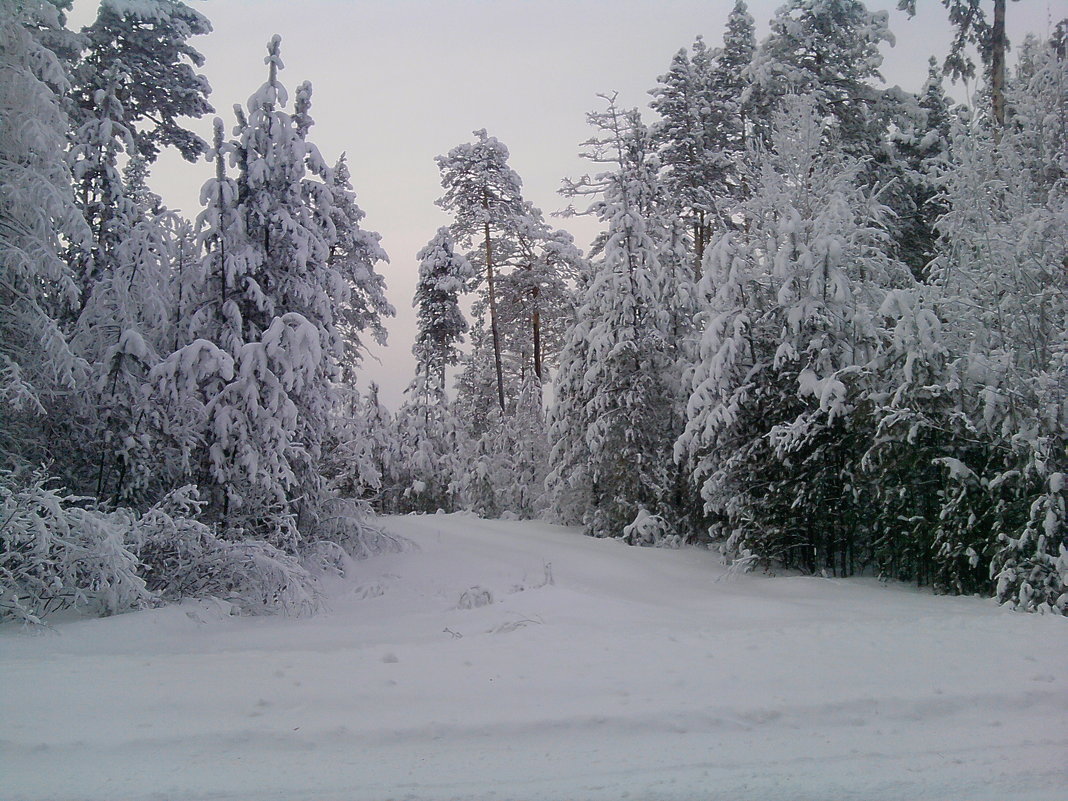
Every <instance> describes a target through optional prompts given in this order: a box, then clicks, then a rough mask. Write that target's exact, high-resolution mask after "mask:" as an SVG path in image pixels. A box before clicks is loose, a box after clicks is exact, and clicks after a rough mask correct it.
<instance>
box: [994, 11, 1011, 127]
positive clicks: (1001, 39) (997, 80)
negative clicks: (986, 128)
mask: <svg viewBox="0 0 1068 801" xmlns="http://www.w3.org/2000/svg"><path fill="white" fill-rule="evenodd" d="M1007 46H1008V42H1007V40H1006V39H1005V0H994V25H993V27H992V28H991V29H990V94H991V100H992V102H993V106H994V124H995V126H996V128H995V130H996V136H998V137H999V138H1000V136H1001V129H1002V128H1003V127H1004V126H1005V49H1006V47H1007Z"/></svg>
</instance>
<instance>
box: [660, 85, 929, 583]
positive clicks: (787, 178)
mask: <svg viewBox="0 0 1068 801" xmlns="http://www.w3.org/2000/svg"><path fill="white" fill-rule="evenodd" d="M773 119H774V123H775V127H774V128H773V134H772V146H773V149H772V150H771V151H764V150H763V149H757V150H755V151H754V152H753V154H752V162H751V165H750V166H749V167H748V174H747V176H746V180H747V182H748V183H749V185H751V186H752V187H753V194H752V196H751V197H750V198H749V199H748V200H746V201H744V202H743V203H742V204H741V205H740V206H738V207H737V208H735V209H734V213H735V214H736V215H737V216H739V217H741V218H742V219H743V225H742V228H741V230H740V231H737V232H732V231H728V232H725V233H724V234H722V235H721V236H719V237H717V238H716V240H715V242H714V243H713V246H712V248H711V250H710V251H709V259H708V262H707V267H708V269H707V276H706V282H707V283H706V291H711V290H713V289H714V297H713V300H712V306H711V309H710V311H709V312H708V314H707V318H706V325H705V331H704V335H703V339H702V342H701V346H700V358H699V360H698V363H697V369H696V372H695V374H694V378H693V394H692V395H691V397H690V401H689V406H688V421H687V426H686V431H685V433H684V435H683V436H682V437H681V438H680V439H679V441H678V443H677V445H676V452H677V454H678V455H679V456H680V457H683V458H686V459H688V460H689V463H690V464H691V466H692V469H693V474H694V477H695V480H696V481H697V482H698V484H699V486H700V488H701V493H702V496H703V497H704V499H705V507H706V511H707V512H708V513H709V514H710V515H713V516H714V517H715V518H716V519H717V520H718V522H719V524H720V525H722V526H723V527H725V528H726V533H728V534H729V539H728V542H727V549H728V551H729V552H730V553H732V554H734V555H735V556H747V555H753V556H756V557H759V558H760V559H763V560H767V561H777V562H781V563H785V564H788V565H795V566H799V567H804V568H806V569H809V570H817V569H824V568H826V569H830V570H834V571H842V572H845V573H849V572H851V571H852V570H853V569H854V566H855V564H857V562H859V561H863V549H864V547H865V542H866V539H867V537H868V532H867V530H866V528H865V520H864V515H863V514H862V512H861V510H862V499H861V498H859V497H858V496H857V493H856V492H855V491H854V490H855V489H856V479H854V478H851V477H852V476H854V475H855V474H856V473H858V472H859V460H860V456H861V454H862V453H863V449H864V448H865V447H866V444H867V442H868V439H867V437H868V424H867V423H866V415H867V412H866V409H867V407H868V404H869V403H870V399H869V397H868V393H869V392H870V391H871V389H872V387H871V383H870V377H871V375H872V373H873V369H874V368H873V365H874V363H875V360H876V359H877V357H878V356H879V354H880V353H881V350H882V348H883V342H884V339H885V334H884V332H883V331H882V330H881V328H880V326H879V323H878V318H877V311H878V310H879V308H880V307H881V305H882V301H883V297H884V295H885V292H886V290H887V289H889V288H892V287H894V286H898V287H906V286H908V284H909V278H908V274H907V271H905V270H904V268H903V267H902V266H901V265H899V264H897V263H895V262H893V261H892V260H890V259H889V258H888V257H887V256H886V239H887V237H886V233H885V230H884V227H883V225H884V224H883V220H884V219H885V214H886V211H885V208H884V207H883V206H881V204H880V203H879V202H878V200H877V198H876V197H874V196H873V195H872V194H871V193H870V192H868V191H865V190H864V189H863V188H862V187H861V186H860V185H859V184H861V181H860V178H859V175H860V169H861V165H860V164H859V163H858V162H857V161H856V160H854V159H850V158H848V157H846V156H843V155H842V154H841V153H836V152H834V151H830V152H828V151H827V150H826V149H825V148H824V144H823V143H824V141H825V131H824V125H823V122H822V119H823V115H822V113H821V112H820V110H819V105H818V102H817V101H816V100H815V99H814V98H811V97H810V98H788V99H787V101H786V103H785V104H784V110H783V111H781V112H776V114H775V115H774V118H773Z"/></svg>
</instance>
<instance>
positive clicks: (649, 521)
mask: <svg viewBox="0 0 1068 801" xmlns="http://www.w3.org/2000/svg"><path fill="white" fill-rule="evenodd" d="M622 539H623V541H624V542H625V543H627V545H662V544H667V545H670V544H676V543H677V542H678V539H679V538H678V536H672V535H671V534H670V532H669V530H668V526H667V524H666V523H665V522H664V518H662V517H661V516H660V515H654V514H652V513H651V512H650V511H649V510H648V509H646V508H645V507H639V508H638V514H637V515H636V516H635V517H634V520H633V521H631V523H630V524H629V525H627V526H625V527H624V528H623V537H622Z"/></svg>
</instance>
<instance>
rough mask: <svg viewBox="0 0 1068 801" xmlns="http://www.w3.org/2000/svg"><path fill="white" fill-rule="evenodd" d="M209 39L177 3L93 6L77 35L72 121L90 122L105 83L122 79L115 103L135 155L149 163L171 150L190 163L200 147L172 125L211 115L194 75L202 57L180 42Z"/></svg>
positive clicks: (201, 22) (113, 0)
mask: <svg viewBox="0 0 1068 801" xmlns="http://www.w3.org/2000/svg"><path fill="white" fill-rule="evenodd" d="M210 32H211V23H210V22H208V20H207V18H205V17H204V16H203V15H202V14H200V13H199V12H197V11H195V10H193V9H192V8H190V7H189V6H188V5H186V4H185V3H184V2H181V0H137V1H136V2H131V0H101V3H100V9H99V12H98V14H97V18H96V20H95V21H94V22H93V24H92V25H90V26H88V27H87V28H85V29H84V30H83V31H82V37H83V41H84V43H85V47H86V50H85V52H84V54H83V55H82V57H81V59H80V60H79V62H78V64H77V65H76V67H75V70H74V73H75V74H74V90H75V91H74V99H75V105H76V107H77V109H78V115H77V117H78V119H79V121H80V120H81V118H83V117H93V116H97V113H96V109H97V106H98V102H97V99H96V96H97V93H98V92H99V91H100V90H101V89H104V88H105V86H106V81H107V80H108V78H106V76H114V75H121V76H124V78H125V80H124V81H123V84H122V87H121V95H120V97H119V98H118V100H119V102H120V103H121V104H122V107H123V110H124V116H123V120H124V123H125V125H126V126H127V127H128V128H129V131H130V136H131V137H132V139H133V142H134V149H135V150H136V152H137V153H138V154H139V155H140V156H142V157H143V158H145V159H147V160H148V161H154V160H155V159H156V157H157V156H158V155H159V151H160V148H162V147H174V148H177V149H178V151H179V152H180V153H181V154H182V155H183V156H184V157H185V158H186V159H188V160H189V161H193V160H195V159H196V158H197V157H198V156H200V155H201V154H202V153H204V152H205V151H206V150H207V144H206V143H205V142H204V140H202V139H201V138H200V137H199V136H197V135H196V134H194V133H193V132H192V131H189V130H188V129H186V128H185V127H183V126H182V124H181V123H180V122H179V120H180V119H181V118H183V117H189V118H193V119H196V118H198V117H202V116H204V115H205V114H210V113H211V112H212V108H211V106H210V105H209V104H208V101H207V96H208V94H209V93H210V92H211V87H210V86H209V85H208V81H207V79H206V78H205V77H204V76H203V75H198V74H197V73H196V72H195V69H196V68H199V67H201V66H203V64H204V57H203V56H202V55H201V54H200V53H199V52H198V51H197V50H196V49H195V48H194V47H193V46H192V45H190V44H189V41H188V40H189V39H191V38H192V37H194V36H199V35H202V34H206V33H210ZM102 81H103V82H102Z"/></svg>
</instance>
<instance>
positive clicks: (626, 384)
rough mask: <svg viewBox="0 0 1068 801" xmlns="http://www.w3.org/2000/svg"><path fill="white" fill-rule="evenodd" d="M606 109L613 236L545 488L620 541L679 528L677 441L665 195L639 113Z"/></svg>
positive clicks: (560, 395)
mask: <svg viewBox="0 0 1068 801" xmlns="http://www.w3.org/2000/svg"><path fill="white" fill-rule="evenodd" d="M608 100H609V105H608V110H607V111H606V112H603V113H596V114H591V115H589V119H590V121H591V123H593V124H594V125H596V126H597V127H598V128H599V130H600V133H601V134H602V135H603V138H602V139H600V140H598V141H597V142H596V143H594V144H592V146H591V151H592V155H594V156H595V157H596V158H598V159H601V160H605V161H607V160H609V159H610V160H611V161H613V162H614V165H613V166H614V169H613V170H612V171H611V172H605V173H602V174H601V175H599V176H597V177H596V179H595V181H596V183H592V182H587V187H588V189H589V190H590V191H597V190H598V189H599V190H600V192H601V193H602V194H603V198H602V199H601V200H600V201H599V202H597V203H596V204H595V208H596V209H597V211H598V213H599V214H600V216H601V218H602V220H604V222H605V223H606V224H607V228H608V232H607V237H606V239H605V243H604V250H603V254H602V256H601V258H600V260H599V261H598V262H596V263H595V264H594V265H593V266H592V267H591V269H590V272H589V274H588V276H587V277H586V279H585V281H584V286H583V288H582V292H581V296H580V301H579V305H578V310H577V313H576V324H575V325H574V326H573V327H572V329H571V331H570V332H569V336H568V341H567V343H566V345H565V347H564V352H563V357H562V367H561V374H560V377H559V382H558V386H557V393H556V399H555V403H554V406H553V409H552V410H551V414H550V439H551V441H552V443H553V450H552V456H551V464H552V473H551V474H550V475H549V478H548V483H549V488H550V491H551V493H552V495H553V496H554V499H555V507H556V508H555V511H556V514H557V515H559V516H562V517H566V515H567V514H568V512H569V511H571V512H573V511H577V510H578V509H581V511H582V513H583V522H584V523H585V525H586V529H587V532H588V533H590V534H593V535H595V536H613V537H620V536H622V535H623V530H624V528H625V527H626V526H627V525H629V524H630V523H631V522H633V521H634V520H635V518H637V517H638V516H640V515H642V514H644V513H652V514H656V515H661V516H664V517H666V518H668V520H669V524H668V525H669V528H670V527H672V526H673V525H674V524H675V520H674V519H673V516H674V510H673V509H672V501H673V497H672V489H673V477H674V467H673V465H672V462H671V455H670V447H671V442H672V441H673V439H674V437H675V435H676V434H677V432H676V431H672V427H671V417H672V407H673V406H674V401H675V398H674V397H673V393H672V390H671V387H670V386H669V385H668V374H669V372H670V369H671V367H672V359H671V345H670V343H669V342H668V336H669V334H668V331H666V330H665V325H664V315H663V305H662V304H663V303H664V299H665V298H664V286H663V270H662V265H661V263H660V253H659V248H658V245H657V242H656V240H655V238H654V235H653V233H652V232H651V231H650V227H651V223H650V220H649V219H648V218H647V215H649V213H650V211H651V210H652V208H653V199H654V198H655V197H656V195H657V192H658V189H657V186H656V177H655V162H654V161H651V159H650V158H649V155H650V154H649V150H650V141H649V134H648V131H647V129H646V128H645V127H644V126H643V125H642V124H641V121H640V118H639V117H638V114H637V112H636V111H634V112H630V113H627V112H624V111H622V110H620V109H619V108H618V106H617V105H616V104H615V101H614V98H608ZM587 486H588V489H586V487H587ZM576 487H582V489H581V490H580V492H582V497H581V502H580V503H576V502H575V496H574V492H573V491H572V490H574V489H575V488H576Z"/></svg>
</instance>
